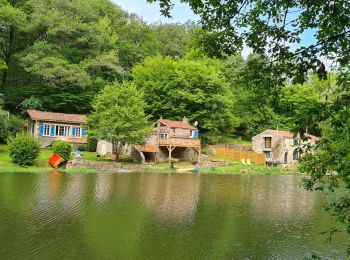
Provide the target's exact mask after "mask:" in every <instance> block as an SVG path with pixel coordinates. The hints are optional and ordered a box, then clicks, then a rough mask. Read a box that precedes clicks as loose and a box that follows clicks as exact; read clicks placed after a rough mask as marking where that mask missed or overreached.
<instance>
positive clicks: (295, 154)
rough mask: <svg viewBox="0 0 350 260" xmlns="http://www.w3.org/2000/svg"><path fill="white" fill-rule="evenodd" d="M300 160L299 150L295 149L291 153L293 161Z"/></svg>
mask: <svg viewBox="0 0 350 260" xmlns="http://www.w3.org/2000/svg"><path fill="white" fill-rule="evenodd" d="M299 158H300V153H299V149H295V150H294V152H293V160H295V161H298V160H299Z"/></svg>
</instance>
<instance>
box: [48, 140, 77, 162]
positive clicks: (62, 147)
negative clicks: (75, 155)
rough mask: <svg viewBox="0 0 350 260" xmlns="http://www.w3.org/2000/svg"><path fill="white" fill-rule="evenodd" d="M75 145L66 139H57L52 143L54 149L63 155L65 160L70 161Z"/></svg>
mask: <svg viewBox="0 0 350 260" xmlns="http://www.w3.org/2000/svg"><path fill="white" fill-rule="evenodd" d="M72 150H73V147H72V145H71V144H70V143H69V142H66V141H55V142H53V143H52V151H53V152H54V153H57V154H58V155H59V156H61V157H62V158H63V159H64V160H66V161H68V160H69V158H70V156H71V153H72Z"/></svg>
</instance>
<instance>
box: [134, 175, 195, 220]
mask: <svg viewBox="0 0 350 260" xmlns="http://www.w3.org/2000/svg"><path fill="white" fill-rule="evenodd" d="M200 178H201V176H200V175H195V174H173V175H171V174H168V175H165V176H164V177H163V178H159V176H158V175H149V176H147V175H144V176H143V177H142V183H141V185H140V195H141V200H142V201H143V203H144V204H145V206H146V209H147V210H148V211H149V212H151V213H152V214H153V215H154V217H156V218H157V219H158V221H162V222H169V221H170V222H176V223H185V222H192V221H193V220H194V217H195V212H196V210H197V204H198V200H199V195H200Z"/></svg>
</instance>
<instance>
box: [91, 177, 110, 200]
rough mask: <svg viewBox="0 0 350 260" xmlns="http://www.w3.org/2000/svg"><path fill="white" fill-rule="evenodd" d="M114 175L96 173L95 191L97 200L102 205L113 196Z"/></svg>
mask: <svg viewBox="0 0 350 260" xmlns="http://www.w3.org/2000/svg"><path fill="white" fill-rule="evenodd" d="M113 176H114V175H113V174H110V173H99V174H97V175H96V180H95V188H94V193H95V200H96V202H97V203H98V204H100V205H102V204H104V203H105V202H107V201H108V200H109V199H110V197H111V193H112V185H113V179H114V178H113Z"/></svg>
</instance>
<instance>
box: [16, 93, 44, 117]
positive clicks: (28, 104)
mask: <svg viewBox="0 0 350 260" xmlns="http://www.w3.org/2000/svg"><path fill="white" fill-rule="evenodd" d="M19 107H20V110H21V113H22V114H25V113H26V112H27V110H28V109H35V110H43V104H42V102H41V100H40V99H39V98H36V97H34V96H31V97H30V98H26V99H25V100H23V101H22V103H21V104H20V105H19Z"/></svg>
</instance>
